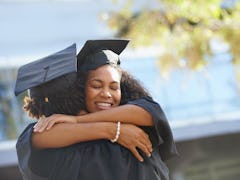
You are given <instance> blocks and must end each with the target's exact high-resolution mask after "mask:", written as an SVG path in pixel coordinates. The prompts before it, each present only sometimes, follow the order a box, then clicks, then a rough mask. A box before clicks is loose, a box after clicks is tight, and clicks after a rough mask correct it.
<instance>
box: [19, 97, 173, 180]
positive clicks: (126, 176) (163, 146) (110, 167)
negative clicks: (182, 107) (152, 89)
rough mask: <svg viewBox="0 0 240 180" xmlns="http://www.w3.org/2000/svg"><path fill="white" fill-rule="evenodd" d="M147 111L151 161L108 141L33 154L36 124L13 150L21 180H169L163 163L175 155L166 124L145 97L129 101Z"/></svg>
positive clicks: (31, 125)
mask: <svg viewBox="0 0 240 180" xmlns="http://www.w3.org/2000/svg"><path fill="white" fill-rule="evenodd" d="M128 104H134V105H137V106H140V107H142V108H144V109H145V110H147V111H148V112H149V113H150V114H151V115H152V118H153V121H154V125H155V126H154V127H141V128H142V129H143V130H144V131H145V132H147V133H148V135H149V137H150V140H151V142H152V145H153V152H152V155H151V157H150V158H149V157H146V156H145V154H144V153H143V152H141V151H140V150H139V151H140V153H141V155H142V156H143V158H144V162H139V161H138V160H137V159H136V158H135V157H134V156H133V154H132V153H131V152H130V151H129V150H128V149H126V148H124V147H122V146H120V145H119V144H118V143H111V142H110V141H109V140H94V141H89V142H81V143H78V144H74V145H71V146H68V147H64V148H52V149H44V150H36V149H34V148H33V147H32V145H31V135H32V133H33V126H34V124H35V123H32V124H29V125H28V126H27V127H26V128H25V130H24V131H23V132H22V133H21V135H20V136H19V138H18V141H17V144H16V149H17V155H18V161H19V169H20V171H21V173H22V175H23V178H24V180H30V179H31V180H45V179H51V180H68V179H71V180H135V179H136V180H168V179H169V175H168V168H167V167H166V165H165V163H164V160H166V159H169V158H170V157H172V156H175V155H176V154H177V150H176V146H175V143H174V140H173V136H172V132H171V129H170V127H169V124H168V121H167V119H166V117H165V115H164V113H163V111H162V109H161V107H160V106H159V105H158V103H156V102H154V101H153V100H152V99H151V98H148V97H144V98H140V99H137V100H133V101H130V102H129V103H128Z"/></svg>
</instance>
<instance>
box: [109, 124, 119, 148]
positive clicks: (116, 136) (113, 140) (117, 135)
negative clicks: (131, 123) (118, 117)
mask: <svg viewBox="0 0 240 180" xmlns="http://www.w3.org/2000/svg"><path fill="white" fill-rule="evenodd" d="M120 130H121V122H120V121H118V122H117V128H116V131H115V136H114V138H112V139H110V141H111V142H112V143H115V142H117V141H118V138H119V136H120Z"/></svg>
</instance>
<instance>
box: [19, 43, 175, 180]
mask: <svg viewBox="0 0 240 180" xmlns="http://www.w3.org/2000/svg"><path fill="white" fill-rule="evenodd" d="M119 43H120V44H119ZM126 44H127V41H123V40H110V41H109V40H108V41H88V42H87V43H86V44H85V45H84V47H83V49H82V50H81V51H80V53H79V55H78V70H79V72H81V73H82V74H81V75H83V74H84V73H86V76H83V79H85V80H86V81H83V83H84V86H82V87H83V89H84V91H83V93H85V96H86V97H85V103H84V105H85V110H86V111H87V114H85V115H82V116H66V115H59V114H58V115H53V116H50V117H49V118H46V119H42V120H40V121H39V123H37V124H36V125H35V131H36V132H38V131H39V132H42V131H44V132H42V133H33V135H32V146H33V147H34V148H36V149H37V150H35V151H34V152H35V153H36V154H35V155H34V153H33V151H32V152H31V154H32V155H31V157H30V158H29V159H30V160H29V159H28V160H29V162H36V160H37V161H38V162H39V160H40V162H41V161H42V163H43V164H44V162H47V160H46V159H47V158H46V157H49V158H50V159H51V160H50V161H49V160H48V161H49V163H50V162H51V163H50V164H51V165H48V167H49V168H46V167H45V168H44V167H41V166H40V164H41V163H39V165H38V164H35V165H34V164H33V163H32V164H31V163H30V165H32V166H35V167H32V168H31V169H32V170H34V171H35V172H36V174H40V175H42V176H46V177H48V178H49V179H90V180H91V179H121V180H122V179H139V180H141V179H168V170H167V168H166V166H165V164H164V163H163V160H165V159H167V158H169V157H170V156H172V155H174V154H176V149H175V145H174V142H173V139H172V134H171V130H170V128H169V125H168V123H167V121H166V118H165V116H164V114H163V112H162V110H161V108H160V106H159V105H158V104H157V103H155V102H154V101H152V99H151V98H150V97H142V98H139V99H136V100H133V101H129V102H128V104H127V105H122V106H118V105H120V103H121V101H122V104H124V103H125V102H126V100H131V95H129V97H128V96H127V95H128V94H127V92H131V89H130V88H128V87H127V86H126V87H125V89H124V86H123V84H124V83H123V82H122V83H120V80H121V72H120V69H119V62H120V61H119V57H118V55H119V54H120V53H121V51H122V50H123V49H124V48H125V46H126ZM115 46H116V47H115ZM119 47H120V49H121V50H120V51H117V50H118V49H119ZM112 48H113V49H112ZM116 49H117V50H116ZM123 75H125V74H124V73H123ZM84 77H86V78H84ZM125 77H126V76H125ZM80 79H81V78H80ZM126 79H127V78H126ZM81 81H82V80H81ZM127 83H128V82H127V81H125V84H127ZM120 85H122V87H123V88H122V90H120ZM128 85H129V83H128ZM139 87H140V86H139ZM80 89H81V88H80ZM121 91H122V99H121ZM143 92H144V91H143ZM56 94H57V93H56ZM146 94H147V93H145V94H144V93H143V94H142V96H143V95H146ZM72 95H74V94H72ZM139 95H141V92H140V93H139V94H138V95H137V96H138V97H139ZM43 97H44V99H45V101H47V103H50V101H51V100H49V99H48V96H43ZM46 99H47V100H46ZM124 99H125V100H124ZM124 101H125V102H124ZM81 108H82V107H80V109H81ZM30 112H31V113H33V112H34V111H31V110H30ZM53 113H54V112H53V111H52V112H51V113H50V114H53ZM50 114H48V115H50ZM65 114H68V113H65ZM72 115H74V114H72ZM55 123H58V124H55ZM53 125H54V126H53ZM78 125H81V126H82V125H83V126H82V127H83V128H80V129H79V127H78ZM135 125H138V126H141V128H142V129H143V130H144V131H145V132H147V133H148V135H149V137H150V139H151V142H152V144H153V151H152V148H151V146H150V145H149V144H150V143H148V140H147V139H148V138H147V137H146V136H144V135H143V136H141V138H139V137H140V136H138V139H137V140H139V141H138V142H137V143H133V144H132V146H130V145H129V144H127V143H126V142H129V139H131V137H132V136H128V137H127V138H126V134H127V133H125V134H124V129H126V127H128V128H129V127H131V128H133V127H134V128H137V127H136V126H135ZM52 126H53V127H52ZM89 127H90V129H92V131H91V133H90V134H91V135H89V132H87V131H89ZM99 127H100V128H99ZM49 128H51V129H50V130H48V131H45V129H49ZM134 128H133V129H134ZM109 129H110V131H108V130H109ZM102 130H103V131H102ZM26 131H27V130H26ZM26 131H25V133H23V134H22V135H21V136H20V138H19V141H18V144H17V147H18V148H17V149H19V151H18V152H21V147H23V146H22V143H24V142H25V141H26V139H28V138H25V137H26V135H25V136H24V134H26ZM96 131H98V133H96ZM105 131H106V132H110V133H104V132H105ZM30 132H31V131H30ZM99 132H100V133H99ZM101 132H103V133H102V134H101ZM128 132H130V131H128ZM77 134H79V136H78V135H77ZM130 134H131V133H130ZM130 134H129V135H130ZM99 135H100V136H99ZM124 136H125V137H124ZM97 139H110V140H111V141H109V140H97ZM28 140H29V139H28ZM90 140H95V141H90ZM82 141H87V142H82ZM78 142H81V143H78ZM115 142H118V143H119V144H121V145H122V146H120V145H119V144H117V143H115ZM132 142H133V141H132ZM76 143H78V144H76ZM73 144H75V145H73ZM29 146H30V145H29ZM124 146H125V147H126V148H125V147H124ZM33 147H30V148H33ZM48 148H50V149H48ZM127 148H128V149H129V150H130V151H131V152H133V154H134V155H135V156H136V157H137V158H138V159H139V160H140V161H143V159H142V158H144V161H143V162H142V163H141V162H139V161H137V159H136V158H134V156H133V155H132V154H131V153H130V151H129V150H128V149H127ZM46 149H47V150H46ZM56 149H57V150H58V151H57V150H56ZM59 149H61V151H60V150H59ZM46 152H47V153H46ZM142 152H144V153H145V154H147V156H149V155H150V153H151V154H152V156H151V157H150V158H149V157H147V156H146V155H144V154H143V153H142ZM25 154H26V153H25ZM29 156H30V155H29ZM34 157H35V158H36V159H34ZM20 160H21V159H20ZM34 160H35V161H34ZM29 162H24V163H22V166H25V167H26V166H28V167H29V166H30V165H29ZM53 162H54V163H53ZM54 164H55V165H57V164H58V166H55V168H53V167H54V166H52V165H54ZM38 166H40V167H38ZM20 167H21V166H20ZM43 169H47V170H45V171H44V170H43ZM41 171H42V172H41Z"/></svg>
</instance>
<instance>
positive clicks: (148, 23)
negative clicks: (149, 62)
mask: <svg viewBox="0 0 240 180" xmlns="http://www.w3.org/2000/svg"><path fill="white" fill-rule="evenodd" d="M154 2H156V1H154ZM134 3H138V2H137V1H135V2H134V1H132V0H127V1H125V5H124V7H122V9H120V10H119V11H118V12H109V15H108V17H109V18H108V19H107V22H108V25H109V26H110V27H111V28H112V29H114V30H115V32H116V34H115V36H116V37H123V38H130V39H134V41H133V42H132V46H133V48H137V47H139V46H141V47H142V46H151V45H155V46H159V48H161V52H162V53H161V54H160V55H159V61H158V65H159V66H160V68H161V71H162V72H163V73H164V72H166V73H167V72H169V70H171V69H172V68H189V69H191V70H198V69H201V68H203V67H204V66H205V65H206V64H207V63H208V62H209V60H210V59H211V56H213V54H214V51H213V49H212V48H211V42H212V40H214V39H215V40H218V42H221V43H225V44H226V45H227V46H228V52H229V53H230V54H231V55H232V63H233V64H234V65H239V64H240V46H239V42H240V20H239V19H240V4H239V3H237V1H236V3H234V4H231V6H230V7H227V6H226V4H224V3H223V2H222V0H159V4H158V5H156V6H155V7H154V8H152V7H151V8H148V6H147V5H146V6H145V7H143V8H142V9H140V10H138V11H135V10H133V8H132V7H134ZM146 3H149V1H146ZM238 69H239V68H238ZM237 77H239V78H240V73H239V70H238V75H237Z"/></svg>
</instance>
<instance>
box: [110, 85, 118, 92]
mask: <svg viewBox="0 0 240 180" xmlns="http://www.w3.org/2000/svg"><path fill="white" fill-rule="evenodd" d="M111 89H112V90H114V91H116V90H118V89H119V87H118V86H112V87H111Z"/></svg>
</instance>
